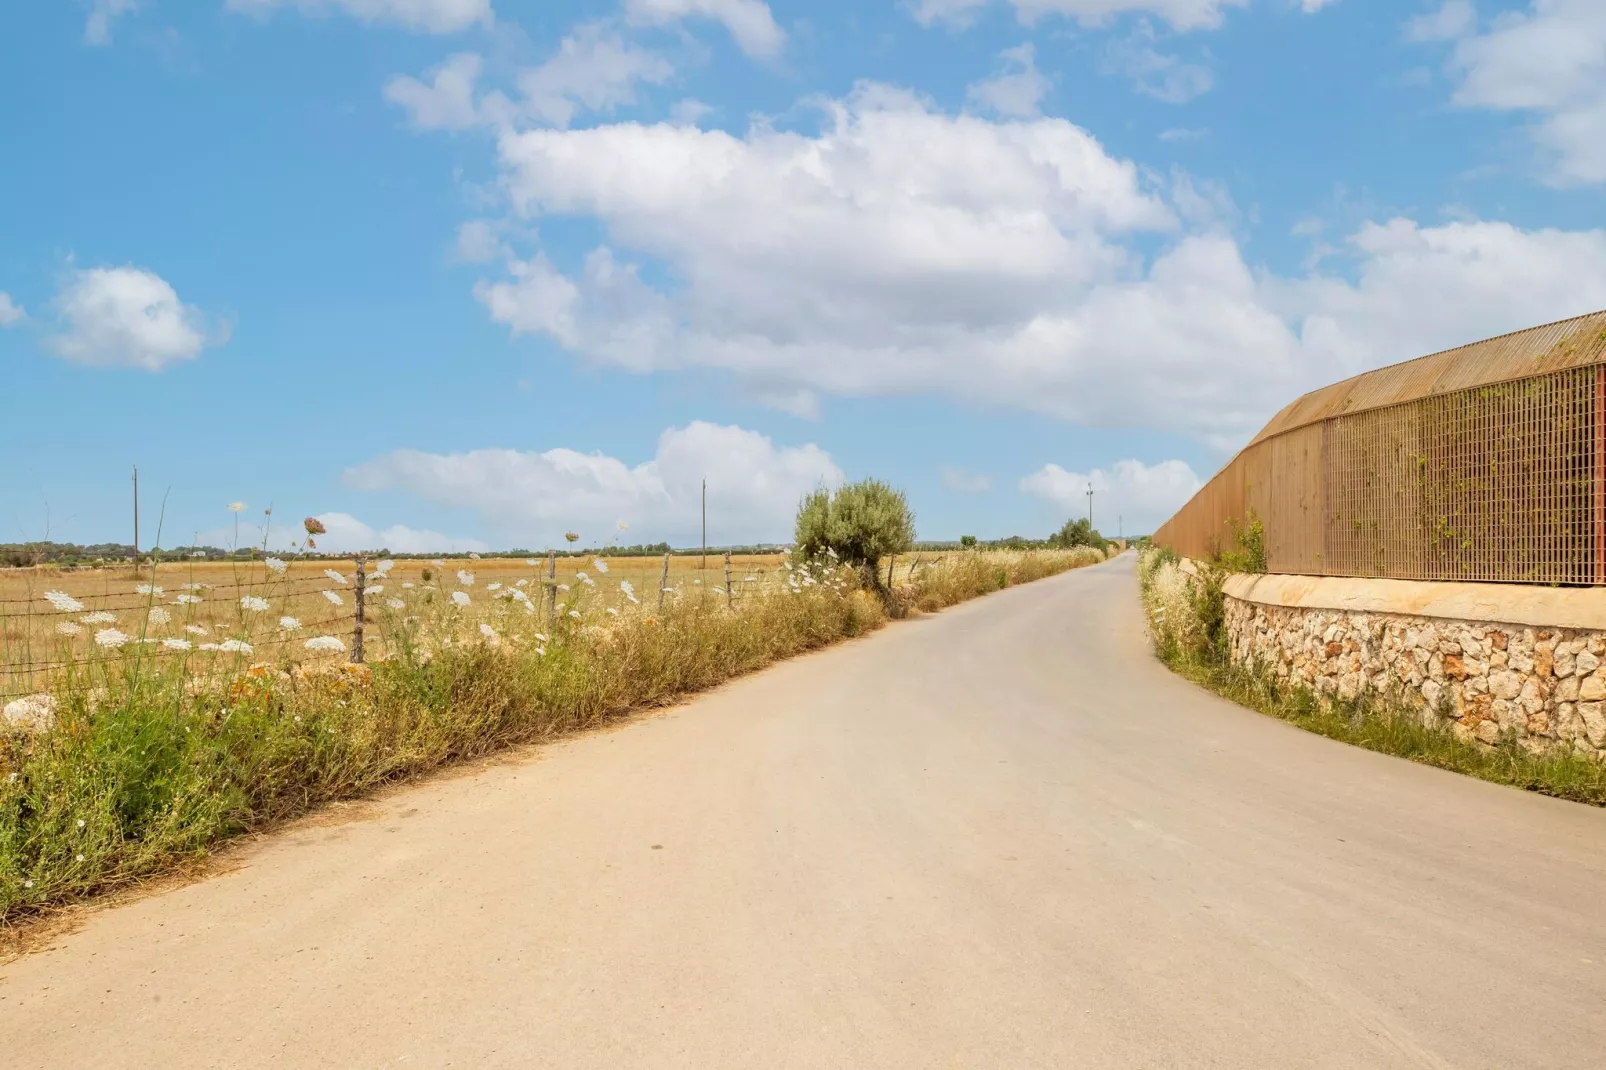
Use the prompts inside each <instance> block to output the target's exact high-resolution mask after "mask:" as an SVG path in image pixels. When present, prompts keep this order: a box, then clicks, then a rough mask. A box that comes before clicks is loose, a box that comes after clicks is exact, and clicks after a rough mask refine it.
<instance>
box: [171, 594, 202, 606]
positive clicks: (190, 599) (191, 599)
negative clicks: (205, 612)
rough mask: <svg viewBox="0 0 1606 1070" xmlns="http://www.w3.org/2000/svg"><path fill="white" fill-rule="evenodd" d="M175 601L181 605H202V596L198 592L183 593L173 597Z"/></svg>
mask: <svg viewBox="0 0 1606 1070" xmlns="http://www.w3.org/2000/svg"><path fill="white" fill-rule="evenodd" d="M173 601H175V602H177V603H178V604H179V605H181V606H195V605H200V603H201V596H200V595H198V594H181V595H179V596H178V597H177V598H175V599H173Z"/></svg>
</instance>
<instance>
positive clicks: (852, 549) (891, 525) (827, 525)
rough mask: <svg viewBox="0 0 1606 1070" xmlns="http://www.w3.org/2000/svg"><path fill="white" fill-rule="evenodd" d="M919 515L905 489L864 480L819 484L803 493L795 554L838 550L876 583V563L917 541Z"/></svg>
mask: <svg viewBox="0 0 1606 1070" xmlns="http://www.w3.org/2000/svg"><path fill="white" fill-rule="evenodd" d="M914 539H915V515H914V512H913V510H911V509H910V508H909V500H908V499H907V498H906V497H905V496H904V493H903V491H901V490H894V489H893V488H892V487H890V486H888V485H887V484H886V483H883V482H881V481H880V480H879V479H864V480H860V481H859V482H857V483H849V484H846V485H845V486H842V487H838V488H837V489H836V490H835V491H831V490H827V489H826V488H824V487H821V488H820V489H819V490H816V491H813V492H811V493H810V494H808V495H807V496H805V497H804V499H803V501H802V503H801V504H800V505H799V506H798V510H797V531H796V539H795V542H796V545H797V553H798V554H799V556H801V557H804V558H814V557H820V556H823V555H825V554H827V553H831V554H835V555H836V558H837V560H839V561H841V562H842V563H843V564H844V565H849V566H852V567H853V568H857V569H858V570H859V571H861V572H862V573H864V575H865V578H866V579H868V580H869V581H870V582H871V583H872V584H873V585H875V586H876V587H880V586H881V585H882V584H881V572H880V569H879V568H878V567H877V566H879V565H880V563H881V559H882V558H883V557H886V556H887V555H889V554H901V553H905V552H907V551H908V550H909V548H910V547H911V546H913V545H914Z"/></svg>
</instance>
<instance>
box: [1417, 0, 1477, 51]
mask: <svg viewBox="0 0 1606 1070" xmlns="http://www.w3.org/2000/svg"><path fill="white" fill-rule="evenodd" d="M1477 23H1478V13H1477V12H1476V11H1475V10H1474V9H1473V7H1472V0H1444V3H1443V4H1442V5H1440V6H1439V7H1437V8H1435V9H1434V10H1432V11H1429V12H1426V13H1424V14H1421V15H1416V16H1414V17H1413V18H1411V19H1408V20H1407V21H1406V23H1405V39H1406V40H1407V41H1454V40H1456V39H1457V38H1459V37H1465V36H1467V35H1468V34H1469V33H1471V32H1472V30H1473V29H1474V28H1475V27H1476V26H1477Z"/></svg>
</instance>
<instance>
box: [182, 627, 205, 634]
mask: <svg viewBox="0 0 1606 1070" xmlns="http://www.w3.org/2000/svg"><path fill="white" fill-rule="evenodd" d="M184 630H185V631H187V632H189V633H190V634H191V635H206V634H207V631H206V625H204V624H186V625H184Z"/></svg>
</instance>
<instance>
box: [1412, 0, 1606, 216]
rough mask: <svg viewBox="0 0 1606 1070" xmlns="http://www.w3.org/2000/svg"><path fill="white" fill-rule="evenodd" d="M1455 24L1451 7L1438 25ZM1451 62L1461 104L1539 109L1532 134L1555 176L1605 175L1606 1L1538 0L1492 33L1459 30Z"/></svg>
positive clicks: (1579, 179) (1498, 22)
mask: <svg viewBox="0 0 1606 1070" xmlns="http://www.w3.org/2000/svg"><path fill="white" fill-rule="evenodd" d="M1442 13H1443V12H1442V9H1441V12H1440V14H1441V15H1442ZM1454 23H1455V18H1454V15H1453V13H1452V17H1451V18H1450V20H1449V25H1447V26H1444V27H1435V28H1441V29H1451V28H1454V26H1453V24H1454ZM1471 29H1472V25H1471V24H1470V23H1468V24H1467V25H1466V26H1465V27H1463V32H1470V31H1471ZM1450 69H1451V71H1452V72H1453V73H1454V74H1455V75H1456V76H1457V77H1458V78H1459V79H1460V85H1459V86H1458V87H1457V89H1456V92H1455V96H1454V100H1455V102H1456V103H1457V104H1459V105H1461V106H1463V107H1469V108H1487V109H1491V110H1494V111H1517V112H1531V113H1532V114H1533V115H1534V116H1535V122H1534V125H1533V127H1532V131H1531V133H1532V136H1533V138H1534V140H1535V141H1536V142H1537V143H1538V145H1539V146H1540V149H1541V151H1542V154H1543V155H1544V157H1545V166H1546V177H1547V178H1548V180H1549V181H1551V182H1553V183H1555V184H1557V185H1589V184H1597V183H1603V182H1606V3H1601V2H1600V0H1534V2H1533V4H1532V6H1531V8H1530V9H1529V11H1528V12H1526V13H1521V14H1519V13H1515V12H1512V13H1508V14H1505V15H1502V16H1500V17H1499V18H1497V19H1495V20H1494V22H1493V23H1492V24H1491V26H1490V28H1489V30H1488V32H1487V33H1483V34H1476V35H1471V36H1463V37H1461V38H1460V40H1459V41H1458V43H1457V44H1456V46H1455V51H1454V54H1453V56H1452V58H1451V60H1450Z"/></svg>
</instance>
